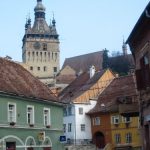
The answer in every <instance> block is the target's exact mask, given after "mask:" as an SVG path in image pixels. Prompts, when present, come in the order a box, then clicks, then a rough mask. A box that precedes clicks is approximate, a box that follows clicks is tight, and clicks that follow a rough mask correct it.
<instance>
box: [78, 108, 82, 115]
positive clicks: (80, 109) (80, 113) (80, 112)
mask: <svg viewBox="0 0 150 150" xmlns="http://www.w3.org/2000/svg"><path fill="white" fill-rule="evenodd" d="M78 110H79V115H83V107H79V108H78Z"/></svg>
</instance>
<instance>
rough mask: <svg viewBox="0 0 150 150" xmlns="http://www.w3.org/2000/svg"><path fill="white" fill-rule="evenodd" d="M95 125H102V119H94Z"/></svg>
mask: <svg viewBox="0 0 150 150" xmlns="http://www.w3.org/2000/svg"><path fill="white" fill-rule="evenodd" d="M93 125H100V117H95V118H93Z"/></svg>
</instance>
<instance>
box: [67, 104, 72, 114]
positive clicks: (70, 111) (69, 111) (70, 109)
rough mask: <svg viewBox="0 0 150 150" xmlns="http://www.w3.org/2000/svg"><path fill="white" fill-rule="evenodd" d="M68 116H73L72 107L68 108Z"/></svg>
mask: <svg viewBox="0 0 150 150" xmlns="http://www.w3.org/2000/svg"><path fill="white" fill-rule="evenodd" d="M68 115H72V107H71V106H69V107H68Z"/></svg>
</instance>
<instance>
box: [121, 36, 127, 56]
mask: <svg viewBox="0 0 150 150" xmlns="http://www.w3.org/2000/svg"><path fill="white" fill-rule="evenodd" d="M122 51H123V55H124V56H126V55H127V45H126V43H125V41H124V36H123V44H122Z"/></svg>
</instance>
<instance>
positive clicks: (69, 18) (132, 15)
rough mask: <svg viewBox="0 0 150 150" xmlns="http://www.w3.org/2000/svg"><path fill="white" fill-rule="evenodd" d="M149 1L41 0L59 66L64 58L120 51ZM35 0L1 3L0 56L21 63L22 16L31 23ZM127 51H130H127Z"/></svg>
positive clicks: (16, 0) (23, 22) (23, 23)
mask: <svg viewBox="0 0 150 150" xmlns="http://www.w3.org/2000/svg"><path fill="white" fill-rule="evenodd" d="M148 2H149V0H43V5H44V6H45V7H46V20H47V23H48V24H49V22H50V19H52V17H53V13H54V16H55V20H56V27H57V32H58V34H59V39H60V64H61V66H62V64H63V62H64V60H65V58H69V57H73V56H78V55H82V54H86V53H92V52H96V51H101V50H103V49H105V48H106V49H108V50H109V52H110V54H111V53H113V52H114V51H119V52H122V43H123V37H124V40H125V41H126V39H127V38H128V36H129V34H130V33H131V31H132V29H133V27H134V25H135V24H136V22H137V20H138V18H139V17H140V15H141V14H142V12H143V10H144V9H145V7H146V5H147V4H148ZM36 3H37V2H36V0H1V4H0V18H1V21H0V57H5V56H6V55H8V56H10V57H12V59H13V60H14V61H20V62H21V61H22V38H23V35H24V33H25V28H24V25H25V22H26V17H27V16H29V15H30V18H31V20H32V25H33V22H34V7H35V6H36ZM128 52H129V53H130V50H129V48H128Z"/></svg>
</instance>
